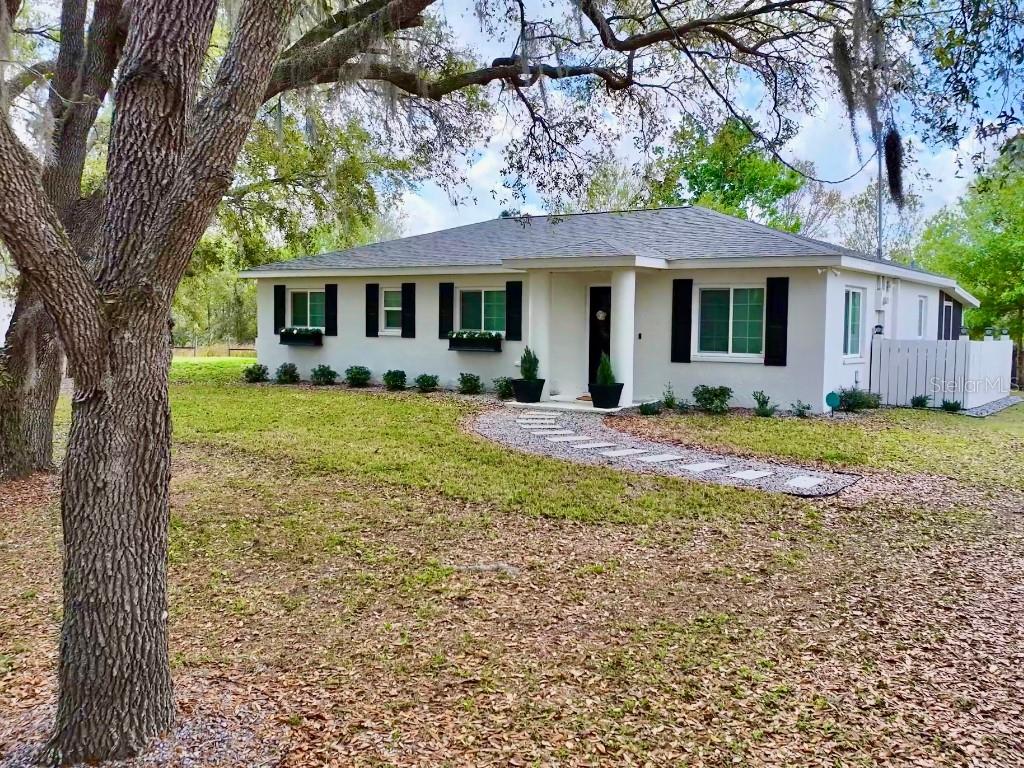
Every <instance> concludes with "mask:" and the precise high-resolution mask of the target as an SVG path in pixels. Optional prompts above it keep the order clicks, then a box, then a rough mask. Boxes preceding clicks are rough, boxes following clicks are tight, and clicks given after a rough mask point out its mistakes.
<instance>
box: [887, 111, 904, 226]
mask: <svg viewBox="0 0 1024 768" xmlns="http://www.w3.org/2000/svg"><path fill="white" fill-rule="evenodd" d="M885 174H886V177H887V178H888V180H889V196H890V197H891V198H892V201H893V202H894V203H896V207H897V208H899V209H900V210H903V140H902V139H901V138H900V132H899V130H898V129H897V128H896V126H895V125H890V126H889V130H887V131H886V132H885Z"/></svg>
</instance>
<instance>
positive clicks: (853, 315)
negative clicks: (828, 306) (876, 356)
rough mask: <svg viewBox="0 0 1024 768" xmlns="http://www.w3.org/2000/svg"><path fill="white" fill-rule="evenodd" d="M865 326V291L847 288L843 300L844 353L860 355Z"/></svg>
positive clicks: (854, 355)
mask: <svg viewBox="0 0 1024 768" xmlns="http://www.w3.org/2000/svg"><path fill="white" fill-rule="evenodd" d="M863 327H864V291H863V289H861V288H847V289H846V297H845V299H844V301H843V355H844V356H846V357H860V356H861V343H862V337H863Z"/></svg>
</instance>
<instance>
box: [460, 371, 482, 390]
mask: <svg viewBox="0 0 1024 768" xmlns="http://www.w3.org/2000/svg"><path fill="white" fill-rule="evenodd" d="M483 391H484V385H483V383H482V382H481V381H480V377H479V376H477V375H476V374H475V373H460V374H459V392H461V393H462V394H463V395H479V394H480V393H481V392H483Z"/></svg>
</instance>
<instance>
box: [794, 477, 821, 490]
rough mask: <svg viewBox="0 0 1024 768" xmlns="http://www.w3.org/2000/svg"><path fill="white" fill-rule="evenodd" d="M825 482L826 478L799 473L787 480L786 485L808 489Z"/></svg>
mask: <svg viewBox="0 0 1024 768" xmlns="http://www.w3.org/2000/svg"><path fill="white" fill-rule="evenodd" d="M824 482H825V479H824V478H821V477H814V476H812V475H797V476H796V477H791V478H790V479H789V480H787V481H786V485H788V486H789V487H790V488H800V489H803V490H806V489H808V488H814V487H815V486H816V485H821V484H822V483H824Z"/></svg>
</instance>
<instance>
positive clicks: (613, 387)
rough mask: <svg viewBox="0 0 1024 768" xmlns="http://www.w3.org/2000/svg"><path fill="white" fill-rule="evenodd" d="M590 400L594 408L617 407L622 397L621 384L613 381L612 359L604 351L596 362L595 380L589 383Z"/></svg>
mask: <svg viewBox="0 0 1024 768" xmlns="http://www.w3.org/2000/svg"><path fill="white" fill-rule="evenodd" d="M589 389H590V401H591V402H592V403H593V404H594V407H595V408H617V407H618V405H619V398H620V397H622V384H620V383H619V382H617V381H615V371H613V370H612V361H611V360H610V359H609V357H608V355H607V354H606V353H604V352H602V353H601V362H600V363H598V364H597V381H595V382H592V383H591V384H590V388H589Z"/></svg>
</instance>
